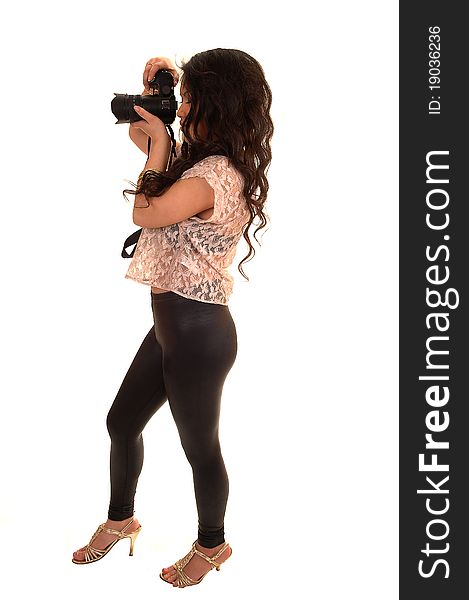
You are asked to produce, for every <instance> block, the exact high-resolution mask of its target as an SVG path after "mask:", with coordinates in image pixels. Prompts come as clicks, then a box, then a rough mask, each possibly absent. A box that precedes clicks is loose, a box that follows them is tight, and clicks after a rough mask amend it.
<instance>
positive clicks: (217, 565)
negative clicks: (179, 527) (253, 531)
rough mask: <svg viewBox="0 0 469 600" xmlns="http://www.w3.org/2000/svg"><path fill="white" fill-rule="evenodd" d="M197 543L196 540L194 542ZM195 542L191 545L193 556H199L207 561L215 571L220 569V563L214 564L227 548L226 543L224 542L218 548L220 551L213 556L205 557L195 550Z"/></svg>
mask: <svg viewBox="0 0 469 600" xmlns="http://www.w3.org/2000/svg"><path fill="white" fill-rule="evenodd" d="M196 541H197V540H196ZM195 544H196V542H194V543H193V544H192V549H193V551H194V553H195V554H198V555H199V556H201V557H202V558H205V560H206V561H208V562H209V563H210V564H212V565H213V566H214V567H216V568H217V569H220V566H221V563H220V564H218V563H217V562H215V559H216V558H219V557H220V556H221V555H222V554H223V552H224V551H225V550H226V549H227V548H228V543H227V542H225V543H224V544H223V546H222V547H221V548H220V550H219V551H218V552H217V553H216V554H214V555H213V556H207V555H206V554H204V553H203V552H201V551H200V550H197V548H196V547H195Z"/></svg>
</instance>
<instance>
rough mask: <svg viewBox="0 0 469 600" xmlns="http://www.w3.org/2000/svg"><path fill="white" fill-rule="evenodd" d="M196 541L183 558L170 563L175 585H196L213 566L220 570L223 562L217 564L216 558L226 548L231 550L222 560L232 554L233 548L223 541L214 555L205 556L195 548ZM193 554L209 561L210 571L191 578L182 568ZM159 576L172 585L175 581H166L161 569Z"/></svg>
mask: <svg viewBox="0 0 469 600" xmlns="http://www.w3.org/2000/svg"><path fill="white" fill-rule="evenodd" d="M196 542H197V540H195V542H194V543H193V544H192V548H191V549H190V551H189V552H188V554H186V556H184V558H181V559H180V560H177V561H176V562H175V563H174V565H172V566H173V567H174V568H175V569H176V580H175V582H176V583H177V587H186V586H188V585H197V584H198V583H200V582H201V581H202V579H203V578H204V577H205V575H207V573H210V571H211V570H212V569H213V567H215V568H216V570H217V571H219V570H220V567H221V565H222V564H223V563H221V564H218V563H217V562H216V559H217V558H219V557H220V556H221V555H222V554H223V552H224V551H225V550H226V549H227V548H230V550H231V552H230V554H229V555H228V557H227V558H226V559H225V560H224V561H223V562H226V561H227V560H228V558H230V556H231V555H232V554H233V549H232V548H231V546H230V545H229V544H228V543H227V542H225V543H224V544H223V546H222V547H221V548H220V550H219V551H218V552H217V553H216V554H215V555H214V556H207V555H206V554H204V553H203V552H201V551H200V550H197V548H196V547H195V544H196ZM194 554H198V555H199V556H201V557H202V558H205V560H206V561H208V562H209V563H210V571H207V573H204V574H203V575H202V576H201V577H200V578H199V579H191V578H190V577H189V576H188V575H186V574H185V573H184V571H183V568H184V567H185V566H186V565H187V563H188V562H189V561H190V559H191V558H192V557H193V556H194ZM160 578H161V579H162V580H163V581H166V583H170V584H171V585H172V586H173V587H174V583H175V582H174V581H168V580H167V579H166V578H165V577H163V571H161V573H160Z"/></svg>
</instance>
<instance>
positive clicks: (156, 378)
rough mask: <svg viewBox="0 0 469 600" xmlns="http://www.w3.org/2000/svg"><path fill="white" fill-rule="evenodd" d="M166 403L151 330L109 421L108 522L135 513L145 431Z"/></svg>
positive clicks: (160, 359)
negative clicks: (135, 498) (109, 476)
mask: <svg viewBox="0 0 469 600" xmlns="http://www.w3.org/2000/svg"><path fill="white" fill-rule="evenodd" d="M166 400H167V396H166V390H165V386H164V381H163V353H162V349H161V346H160V344H159V343H158V341H157V340H156V337H155V329H154V327H152V328H151V329H150V331H149V332H148V333H147V335H146V337H145V338H144V340H143V342H142V344H141V345H140V348H139V350H138V352H137V354H136V355H135V358H134V359H133V361H132V364H131V365H130V367H129V370H128V371H127V374H126V375H125V377H124V380H123V381H122V384H121V386H120V388H119V391H118V392H117V395H116V398H115V400H114V402H113V404H112V406H111V408H110V410H109V413H108V416H107V420H106V425H107V429H108V431H109V435H110V437H111V453H110V472H111V498H110V502H109V510H108V517H109V519H112V520H116V521H120V520H123V519H127V518H128V517H131V516H132V515H133V513H134V496H135V492H136V489H137V481H138V478H139V475H140V472H141V470H142V465H143V437H142V431H143V429H144V427H145V425H146V424H147V422H148V421H149V420H150V418H151V417H152V416H153V415H154V414H155V412H156V411H157V410H158V409H159V408H160V407H161V406H162V405H163V404H164V403H165V402H166Z"/></svg>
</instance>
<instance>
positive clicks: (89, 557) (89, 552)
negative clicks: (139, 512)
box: [72, 517, 142, 565]
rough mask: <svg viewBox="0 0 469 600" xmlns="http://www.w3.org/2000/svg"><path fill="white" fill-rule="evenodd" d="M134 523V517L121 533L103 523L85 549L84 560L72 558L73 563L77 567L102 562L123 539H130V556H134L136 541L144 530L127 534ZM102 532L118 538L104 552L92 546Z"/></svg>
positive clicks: (139, 529)
mask: <svg viewBox="0 0 469 600" xmlns="http://www.w3.org/2000/svg"><path fill="white" fill-rule="evenodd" d="M133 521H134V517H132V519H131V520H130V521H129V522H128V523H127V525H126V526H125V527H123V528H122V529H121V530H120V531H119V530H118V529H110V528H109V527H105V523H102V524H101V525H100V526H99V527H98V529H97V530H96V531H95V532H94V534H93V537H92V538H91V540H90V541H89V543H88V544H87V545H86V546H85V548H84V552H85V557H84V560H76V559H75V558H72V562H74V563H75V564H76V565H86V564H88V563H92V562H96V561H97V560H101V558H103V557H104V556H106V554H107V553H108V552H109V551H110V550H111V548H113V547H114V545H115V544H117V542H118V541H119V540H122V539H123V538H130V552H129V556H133V555H134V544H135V540H136V539H137V536H138V534H139V533H140V531H141V529H142V526H141V525H140V526H139V527H138V529H136V530H135V531H132V532H130V533H125V531H126V529H127V527H129V525H130V524H131V523H133ZM101 531H104V533H109V534H113V535H117V536H118V537H117V539H116V540H113V541H112V542H110V543H109V544H108V545H107V546H106V548H104V549H103V550H100V549H99V548H93V546H92V545H91V544H92V543H93V542H94V540H95V539H96V538H97V537H98V535H99V534H100V533H101Z"/></svg>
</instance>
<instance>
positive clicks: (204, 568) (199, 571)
mask: <svg viewBox="0 0 469 600" xmlns="http://www.w3.org/2000/svg"><path fill="white" fill-rule="evenodd" d="M222 546H223V544H220V545H218V546H215V548H204V546H201V545H200V544H199V542H196V544H195V547H196V548H197V550H200V552H203V553H204V554H206V555H207V556H215V554H216V553H217V552H218V551H219V550H220V549H221V547H222ZM230 555H231V547H230V546H228V547H227V548H226V549H225V550H224V551H223V552H222V553H221V555H220V556H219V557H218V559H217V563H218V564H219V565H220V564H221V563H222V562H225V560H226V559H227V558H229V556H230ZM210 566H211V565H210V563H209V562H208V561H207V560H205V558H202V557H201V556H199V555H198V554H194V555H193V556H192V558H191V559H190V561H189V562H188V563H187V565H186V566H185V567H184V568H183V571H184V573H185V574H186V575H187V576H188V577H190V578H191V579H195V580H197V579H200V577H202V575H203V574H204V573H207V572H208V571H210ZM212 568H213V567H212ZM161 575H162V577H164V578H165V579H166V581H169V582H170V583H172V584H173V586H174V587H178V585H177V572H176V569H175V568H174V567H173V566H171V567H166V568H164V569H163V570H162V572H161Z"/></svg>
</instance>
